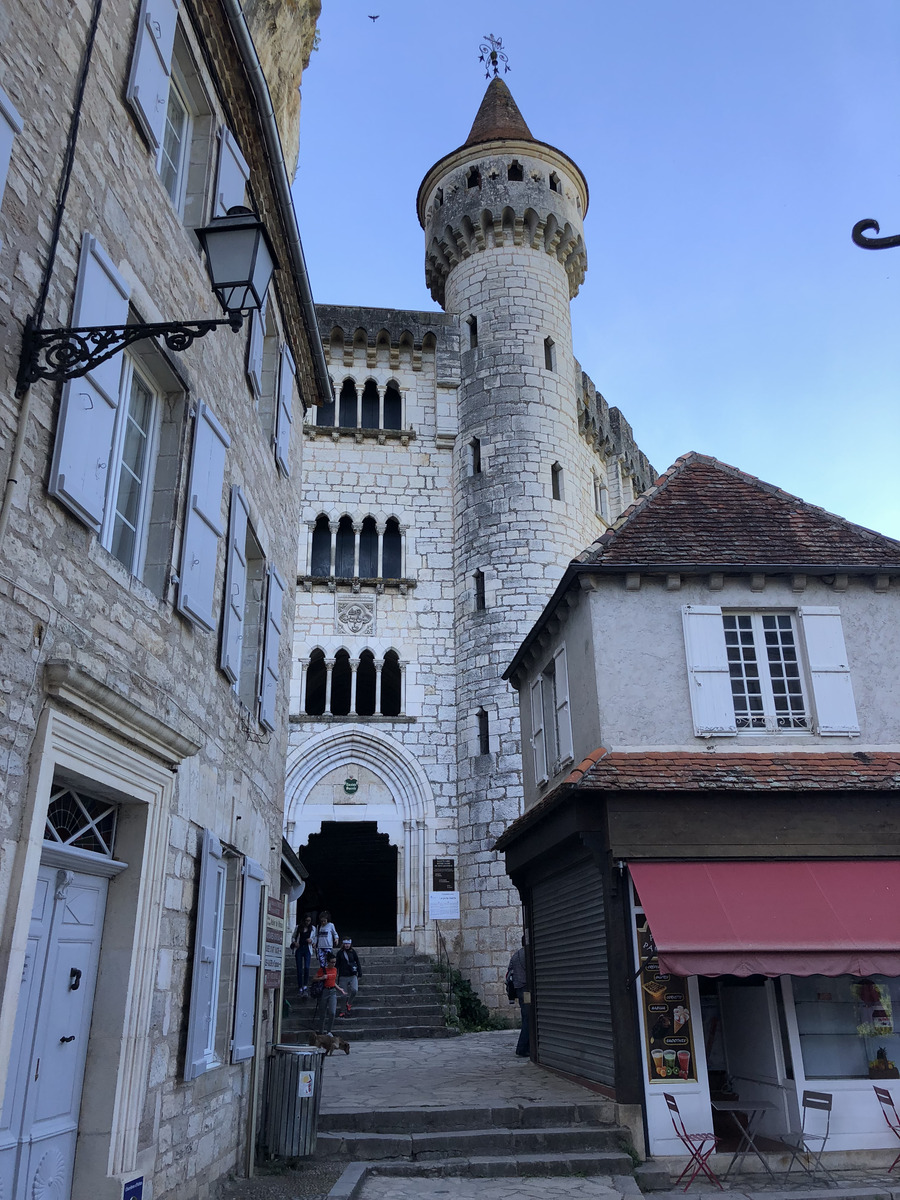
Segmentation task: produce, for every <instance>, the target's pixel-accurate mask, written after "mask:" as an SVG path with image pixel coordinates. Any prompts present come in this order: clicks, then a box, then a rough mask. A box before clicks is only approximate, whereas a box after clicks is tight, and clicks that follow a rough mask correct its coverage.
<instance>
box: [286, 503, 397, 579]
mask: <svg viewBox="0 0 900 1200" xmlns="http://www.w3.org/2000/svg"><path fill="white" fill-rule="evenodd" d="M309 573H310V575H311V576H312V577H313V579H329V578H335V579H398V580H399V579H400V578H401V577H402V573H403V533H402V531H401V529H400V522H399V521H398V520H397V518H396V517H389V518H388V519H387V521H385V522H384V523H383V524H382V523H380V522H378V521H376V520H375V518H374V517H372V516H368V517H365V518H363V521H362V523H358V522H354V520H353V518H352V517H350V516H348V515H347V514H346V513H345V514H344V516H342V517H341V518H340V519H339V520H338V521H337V523H336V524H333V523H332V521H331V520H330V519H329V518H328V516H327V515H326V514H325V513H321V514H320V515H319V516H318V517H317V518H316V523H315V525H314V526H313V533H312V546H311V552H310V562H309Z"/></svg>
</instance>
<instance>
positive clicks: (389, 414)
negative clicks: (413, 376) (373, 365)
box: [316, 379, 403, 430]
mask: <svg viewBox="0 0 900 1200" xmlns="http://www.w3.org/2000/svg"><path fill="white" fill-rule="evenodd" d="M335 418H337V419H335ZM316 425H317V426H320V427H324V428H326V429H333V428H338V429H396V430H399V429H401V428H402V426H403V397H402V396H401V394H400V388H399V387H398V386H397V384H396V383H395V382H394V381H393V380H392V381H391V382H389V383H387V384H386V385H385V386H384V387H380V386H379V385H378V384H377V383H376V382H375V380H374V379H367V380H366V381H365V383H364V384H363V388H362V395H360V392H359V389H358V387H357V386H356V381H355V380H353V379H345V380H344V382H343V383H342V384H341V390H340V393H339V394H338V398H337V401H335V400H334V399H333V398H332V399H330V400H329V401H328V402H327V403H326V404H323V405H321V406H320V407H319V408H318V409H317V411H316Z"/></svg>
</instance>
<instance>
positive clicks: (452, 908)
mask: <svg viewBox="0 0 900 1200" xmlns="http://www.w3.org/2000/svg"><path fill="white" fill-rule="evenodd" d="M428 916H429V917H430V918H431V920H432V921H458V920H459V892H429V893H428Z"/></svg>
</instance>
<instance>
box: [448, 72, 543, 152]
mask: <svg viewBox="0 0 900 1200" xmlns="http://www.w3.org/2000/svg"><path fill="white" fill-rule="evenodd" d="M507 138H515V139H516V140H517V141H521V142H533V141H534V136H533V135H532V132H531V130H530V129H529V128H528V125H527V124H526V122H525V118H524V117H523V116H522V114H521V113H520V112H519V106H518V104H516V102H515V100H513V96H512V92H511V91H510V90H509V88H508V87H507V86H506V84H505V83H504V82H503V80H502V79H501V78H500V76H499V75H498V76H496V78H494V79H492V80H491V82H490V83H489V84H488V88H487V91H486V92H485V93H484V99H483V100H482V101H481V107H480V108H479V109H478V112H477V113H476V114H475V120H474V121H473V122H472V128H471V130H470V131H469V136H468V137H467V138H466V140H465V142H464V143H463V145H465V146H475V145H477V144H478V143H479V142H493V141H500V140H504V139H507Z"/></svg>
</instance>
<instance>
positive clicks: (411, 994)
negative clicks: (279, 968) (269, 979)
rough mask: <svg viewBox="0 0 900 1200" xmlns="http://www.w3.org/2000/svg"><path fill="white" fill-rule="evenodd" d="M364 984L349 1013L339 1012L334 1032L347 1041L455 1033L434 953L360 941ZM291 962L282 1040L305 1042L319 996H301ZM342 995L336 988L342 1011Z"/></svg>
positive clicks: (452, 1034) (368, 1040) (285, 983)
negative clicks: (427, 954) (448, 1021)
mask: <svg viewBox="0 0 900 1200" xmlns="http://www.w3.org/2000/svg"><path fill="white" fill-rule="evenodd" d="M357 953H358V954H359V958H360V962H361V963H362V974H363V978H362V983H361V984H360V988H359V992H358V994H357V997H356V1002H355V1003H354V1004H353V1006H352V1010H351V1015H350V1016H349V1017H346V1018H341V1017H338V1018H337V1019H336V1020H335V1022H334V1032H335V1033H339V1034H340V1035H341V1036H342V1037H346V1038H347V1041H348V1042H355V1041H367V1042H370V1041H376V1040H385V1039H388V1038H441V1037H452V1036H454V1035H455V1034H456V1032H457V1031H456V1029H448V1028H447V1024H446V1019H445V1015H444V1013H445V1006H446V993H443V994H442V993H441V991H440V988H439V981H438V976H437V973H436V972H435V969H434V964H433V963H432V960H431V959H430V958H426V957H424V956H422V955H416V954H414V952H413V949H412V947H411V946H371V947H367V946H359V947H357ZM292 967H293V964H292V963H289V964H288V965H287V967H286V969H285V979H284V985H285V986H284V994H285V999H286V1000H287V1002H288V1004H289V1005H290V1013H289V1014H287V1015H285V1016H284V1017H283V1018H282V1023H281V1040H282V1042H285V1043H290V1042H296V1041H305V1040H306V1039H305V1036H304V1035H305V1034H306V1033H307V1031H308V1030H310V1029H312V1028H313V1017H314V1013H315V1009H316V1002H315V1000H310V999H305V1000H304V999H301V997H300V995H299V993H298V991H297V979H296V975H295V973H294V971H293V969H292ZM342 1004H343V996H341V995H340V993H338V1011H340V1009H341V1007H342Z"/></svg>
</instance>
